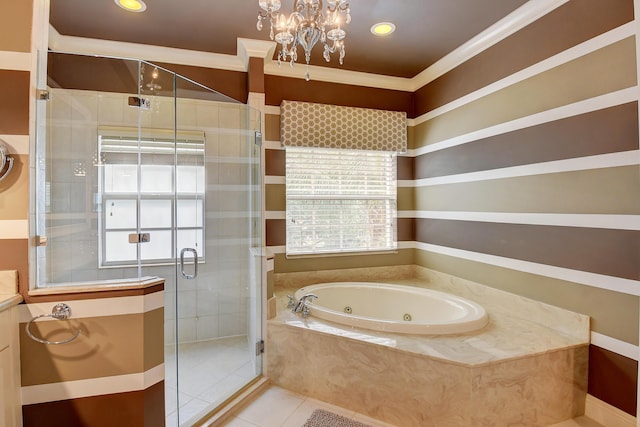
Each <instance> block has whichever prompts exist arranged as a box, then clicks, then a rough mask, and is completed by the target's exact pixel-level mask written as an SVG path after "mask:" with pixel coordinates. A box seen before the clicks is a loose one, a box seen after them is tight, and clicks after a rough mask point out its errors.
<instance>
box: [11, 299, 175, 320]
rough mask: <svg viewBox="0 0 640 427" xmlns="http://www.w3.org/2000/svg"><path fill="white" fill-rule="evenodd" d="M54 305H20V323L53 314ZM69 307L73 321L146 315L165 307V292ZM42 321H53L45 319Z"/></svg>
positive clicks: (71, 303) (79, 302)
mask: <svg viewBox="0 0 640 427" xmlns="http://www.w3.org/2000/svg"><path fill="white" fill-rule="evenodd" d="M60 300H61V301H64V295H60ZM54 305H55V303H53V302H43V303H37V304H23V305H20V306H18V309H19V321H20V323H25V322H28V321H29V320H31V319H32V318H33V317H35V316H38V315H40V314H51V308H52V307H53V306H54ZM68 305H69V307H70V308H71V319H82V318H90V317H101V316H120V315H126V314H138V313H146V312H149V311H152V310H156V309H158V308H162V307H164V291H161V292H154V293H151V294H147V295H141V296H130V297H120V298H100V299H87V300H73V301H69V302H68ZM41 320H42V321H50V320H52V319H51V318H49V317H45V318H42V319H41Z"/></svg>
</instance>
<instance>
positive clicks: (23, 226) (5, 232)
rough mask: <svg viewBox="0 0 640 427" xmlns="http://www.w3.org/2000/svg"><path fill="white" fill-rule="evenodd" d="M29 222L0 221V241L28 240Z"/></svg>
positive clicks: (16, 220) (21, 220) (18, 220)
mask: <svg viewBox="0 0 640 427" xmlns="http://www.w3.org/2000/svg"><path fill="white" fill-rule="evenodd" d="M28 238H29V220H26V219H6V220H0V239H28Z"/></svg>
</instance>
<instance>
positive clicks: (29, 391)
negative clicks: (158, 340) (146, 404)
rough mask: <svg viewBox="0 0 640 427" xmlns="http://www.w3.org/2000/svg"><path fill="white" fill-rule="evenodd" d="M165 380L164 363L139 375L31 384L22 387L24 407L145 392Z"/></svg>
mask: <svg viewBox="0 0 640 427" xmlns="http://www.w3.org/2000/svg"><path fill="white" fill-rule="evenodd" d="M162 380H164V364H161V365H158V366H156V367H153V368H151V369H149V370H148V371H146V372H141V373H138V374H127V375H117V376H113V377H102V378H91V379H86V380H76V381H65V382H60V383H51V384H40V385H32V386H27V387H22V404H23V405H33V404H36V403H44V402H53V401H57V400H66V399H79V398H82V397H89V396H100V395H104V394H114V393H126V392H131V391H139V390H145V389H147V388H149V387H151V386H152V385H154V384H157V383H159V382H160V381H162Z"/></svg>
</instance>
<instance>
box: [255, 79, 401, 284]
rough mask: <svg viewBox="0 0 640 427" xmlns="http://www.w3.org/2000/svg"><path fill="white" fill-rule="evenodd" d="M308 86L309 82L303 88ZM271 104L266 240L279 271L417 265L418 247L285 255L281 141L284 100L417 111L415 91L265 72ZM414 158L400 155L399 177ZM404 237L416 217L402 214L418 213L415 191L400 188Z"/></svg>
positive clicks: (267, 123)
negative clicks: (367, 252)
mask: <svg viewBox="0 0 640 427" xmlns="http://www.w3.org/2000/svg"><path fill="white" fill-rule="evenodd" d="M301 85H304V86H301ZM265 90H266V103H267V105H266V107H265V115H264V126H265V132H264V145H265V154H264V168H265V179H264V184H265V189H264V199H265V202H264V203H265V218H266V219H265V243H266V246H267V247H269V249H270V250H271V251H272V252H273V253H274V254H275V256H274V272H275V273H292V272H301V271H310V270H313V271H315V270H335V269H346V268H370V267H379V266H396V265H411V264H413V254H414V251H413V249H412V248H406V249H399V250H398V252H397V253H396V254H382V255H364V256H358V255H354V256H333V257H332V256H327V257H321V258H297V259H287V258H286V257H285V254H284V253H285V240H286V226H285V211H286V201H285V191H286V188H285V157H284V150H283V148H282V147H281V145H280V103H281V102H282V100H285V99H286V100H296V101H303V102H316V103H324V104H332V105H341V106H348V107H360V108H373V109H382V110H390V111H404V112H406V113H407V114H408V115H411V114H412V112H413V95H412V93H411V92H406V91H400V90H391V89H380V88H372V87H365V86H354V85H348V84H340V83H329V82H321V81H314V80H311V81H309V82H306V81H304V80H302V81H299V79H291V78H289V79H287V78H284V77H278V76H271V75H266V76H265ZM412 170H413V159H412V158H409V157H402V156H400V157H399V159H398V179H399V180H410V179H412ZM398 210H399V216H400V217H401V218H400V219H399V221H398V238H399V239H400V241H413V236H414V230H413V227H414V221H413V219H412V218H407V219H405V218H402V217H404V216H406V215H405V214H404V213H403V212H404V211H406V212H407V215H410V213H411V212H412V211H413V189H412V188H398Z"/></svg>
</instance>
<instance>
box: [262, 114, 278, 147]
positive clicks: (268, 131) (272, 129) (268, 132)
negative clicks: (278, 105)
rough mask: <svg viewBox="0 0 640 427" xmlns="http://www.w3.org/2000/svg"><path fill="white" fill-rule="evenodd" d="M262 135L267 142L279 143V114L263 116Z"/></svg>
mask: <svg viewBox="0 0 640 427" xmlns="http://www.w3.org/2000/svg"><path fill="white" fill-rule="evenodd" d="M264 134H265V139H266V140H267V141H280V114H265V115H264Z"/></svg>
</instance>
